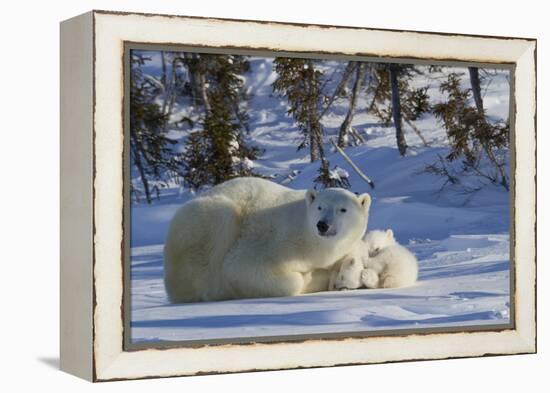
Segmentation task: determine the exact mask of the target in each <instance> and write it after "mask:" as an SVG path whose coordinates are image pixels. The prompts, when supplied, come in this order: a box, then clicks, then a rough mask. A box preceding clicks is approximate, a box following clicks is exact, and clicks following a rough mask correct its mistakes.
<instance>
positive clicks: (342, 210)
mask: <svg viewBox="0 0 550 393" xmlns="http://www.w3.org/2000/svg"><path fill="white" fill-rule="evenodd" d="M340 211H341V212H342V213H345V212H347V211H348V209H345V208H342V209H340Z"/></svg>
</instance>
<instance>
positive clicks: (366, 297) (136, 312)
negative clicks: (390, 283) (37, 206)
mask: <svg viewBox="0 0 550 393" xmlns="http://www.w3.org/2000/svg"><path fill="white" fill-rule="evenodd" d="M508 247H509V243H508V236H506V235H464V236H452V237H450V238H447V239H445V240H443V241H429V242H425V243H419V244H415V245H413V246H411V247H410V248H411V250H412V251H413V252H415V254H416V255H417V256H419V257H420V258H421V263H420V278H419V282H418V283H417V285H415V286H413V287H410V288H402V289H377V290H371V289H360V290H354V291H343V292H323V293H318V294H309V295H302V296H295V297H286V298H270V299H246V300H229V301H222V302H208V303H195V304H182V305H170V304H168V302H167V299H166V295H165V292H164V285H163V282H162V247H161V246H145V247H139V248H136V249H134V250H133V252H132V260H133V263H132V266H133V267H132V274H133V275H134V276H133V279H132V339H133V342H136V343H137V342H144V341H148V342H151V341H153V342H154V341H159V340H201V339H215V338H236V337H255V336H282V335H293V334H294V335H296V334H312V333H331V332H332V333H334V332H354V331H355V332H357V331H375V330H389V329H403V328H424V327H445V326H446V327H448V326H463V325H493V324H501V323H502V324H506V323H508V322H509V308H510V305H509V274H508V270H509V263H508Z"/></svg>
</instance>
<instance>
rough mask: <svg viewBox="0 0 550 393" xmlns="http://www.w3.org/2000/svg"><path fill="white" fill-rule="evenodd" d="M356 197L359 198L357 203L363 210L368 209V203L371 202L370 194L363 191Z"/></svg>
mask: <svg viewBox="0 0 550 393" xmlns="http://www.w3.org/2000/svg"><path fill="white" fill-rule="evenodd" d="M357 198H358V199H359V204H360V205H361V207H362V208H363V209H364V210H365V211H369V208H370V203H371V199H370V195H369V194H367V193H364V194H361V195H359V196H358V197H357Z"/></svg>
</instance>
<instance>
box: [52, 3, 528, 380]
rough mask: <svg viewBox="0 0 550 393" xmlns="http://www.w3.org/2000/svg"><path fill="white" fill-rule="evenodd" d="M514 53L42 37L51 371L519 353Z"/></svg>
mask: <svg viewBox="0 0 550 393" xmlns="http://www.w3.org/2000/svg"><path fill="white" fill-rule="evenodd" d="M535 92H536V40H534V39H527V38H510V37H482V36H469V35H459V34H456V35H454V34H440V33H426V32H422V33H421V32H412V31H390V30H380V29H369V28H356V27H341V26H322V25H299V24H286V23H272V22H260V21H240V20H222V19H213V18H196V17H183V16H170V15H148V14H147V15H146V14H133V13H117V12H105V11H92V12H89V13H87V14H84V15H81V16H78V17H75V18H73V19H70V20H67V21H64V22H62V24H61V368H62V369H63V370H65V371H67V372H70V373H72V374H75V375H78V376H80V377H83V378H86V379H88V380H92V381H108V380H119V379H136V378H149V377H164V376H183V375H199V374H209V373H230V372H242V371H248V370H277V369H288V368H303V367H325V366H335V365H346V364H368V363H382V362H393V361H406V360H421V359H443V358H458V357H473V356H486V355H504V354H520V353H533V352H535V351H536V309H535V296H536V254H535V234H536V196H535V188H536V165H535V163H536V159H535V154H536V129H535V122H536V100H535Z"/></svg>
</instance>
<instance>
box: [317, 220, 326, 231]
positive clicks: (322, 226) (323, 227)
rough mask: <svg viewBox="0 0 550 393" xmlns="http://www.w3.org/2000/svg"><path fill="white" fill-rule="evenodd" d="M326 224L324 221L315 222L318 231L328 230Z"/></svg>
mask: <svg viewBox="0 0 550 393" xmlns="http://www.w3.org/2000/svg"><path fill="white" fill-rule="evenodd" d="M328 228H329V226H328V224H327V223H326V222H324V221H319V222H318V223H317V229H318V230H319V232H320V233H326V232H327V231H328Z"/></svg>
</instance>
